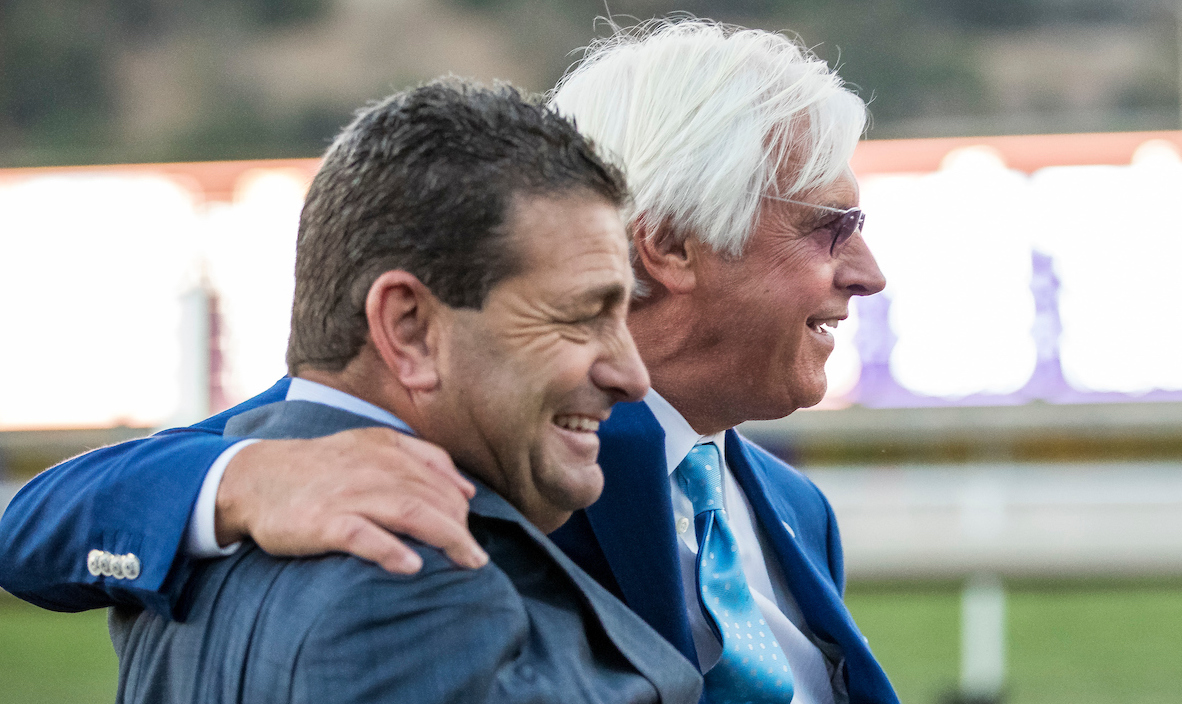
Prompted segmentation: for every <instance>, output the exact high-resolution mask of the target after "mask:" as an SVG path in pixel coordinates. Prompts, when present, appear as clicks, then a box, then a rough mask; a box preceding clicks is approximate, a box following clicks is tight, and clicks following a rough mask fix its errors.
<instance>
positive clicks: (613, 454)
mask: <svg viewBox="0 0 1182 704" xmlns="http://www.w3.org/2000/svg"><path fill="white" fill-rule="evenodd" d="M599 438H600V442H601V446H600V449H599V466H600V467H602V468H603V474H604V488H603V494H602V495H601V496H600V497H599V500H598V501H596V502H595V503H594V504H592V505H591V506H590V507H589V508H587V510H586V512H587V519H588V522H589V523H590V524H591V530H592V531H593V532H594V533H595V538H596V540H597V541H598V542H599V546H600V548H601V549H602V550H603V554H604V556H605V557H606V558H607V561H608V564H610V565H611V569H612V575H613V576H614V577H615V579H616V583H617V584H618V585H619V587H620V591H621V593H622V594H623V595H624V601H625V603H627V604H628V606H629V607H630V608H631V609H632V610H633V611H635V612H636V613H637V614H639V615H640V617H641V618H643V619H644V620H645V621H646V622H648V624H649V625H650V626H652V627H653V628H654V629H656V631H657V632H658V633H660V634H661V635H662V636H664V637H665V639H666V640H668V641H669V642H670V643H672V644H673V645H674V646H676V647H677V649H678V650H680V651H681V653H682V654H683V655H685V657H686V658H687V659H689V661H690V662H693V663H696V662H697V661H698V659H697V653H696V651H695V650H694V642H693V637H692V636H691V635H690V628H689V622H688V620H687V618H686V613H687V612H686V604H685V592H684V591H683V589H682V584H681V566H680V564H679V562H678V554H677V542H676V541H677V536H676V534H675V533H674V530H673V507H672V505H671V503H670V501H669V475H668V469H667V465H666V461H665V442H664V439H665V432H664V431H663V430H662V429H661V425H660V423H658V422H657V419H656V418H654V417H653V414H652V413H651V412H650V411H649V410H648V406H646V405H645V404H644V403H643V402H637V403H619V404H616V406H615V408H614V409H613V410H612V415H611V418H610V419H608V420H607V422H605V423H604V424H603V425H602V426H600V432H599Z"/></svg>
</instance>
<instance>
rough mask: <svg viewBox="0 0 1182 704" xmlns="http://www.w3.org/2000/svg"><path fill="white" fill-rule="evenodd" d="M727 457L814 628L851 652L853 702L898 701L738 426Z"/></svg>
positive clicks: (729, 441) (731, 433) (729, 438)
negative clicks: (796, 532) (793, 528)
mask: <svg viewBox="0 0 1182 704" xmlns="http://www.w3.org/2000/svg"><path fill="white" fill-rule="evenodd" d="M726 461H727V465H728V466H729V467H730V469H731V471H732V472H733V473H734V475H735V479H736V480H737V481H738V482H739V486H741V487H742V488H743V493H744V494H746V495H747V500H748V501H749V502H750V503H751V508H752V509H753V510H754V511H755V515H756V518H758V520H759V526H760V528H762V529H763V531H764V533H765V534H766V535H767V536H768V538H769V540H770V542H771V545H772V548H773V549H774V550H775V552H776V557H777V558H778V559H779V561H780V567H781V568H782V569H783V572H784V578H785V580H786V581H787V583H788V588H789V589H791V590H792V596H793V598H795V599H796V603H797V605H798V606H800V610H801V613H803V614H804V618H805V620H806V621H807V622H808V625H809V628H811V629H812V631H813V632H814V633H815V634H817V636H819V637H820V638H822V639H823V640H826V641H829V642H830V643H836V644H837V645H838V647H840V649H841V652H842V655H844V656H845V659H846V667H847V672H848V674H849V686H850V696H851V701H853V702H859V701H865V702H869V701H897V700H896V699H895V698H894V695H893V690H892V688H891V686H890V684H889V682H888V680H887V678H886V674H885V673H884V672H883V671H882V668H881V666H880V665H879V664H878V662H877V661H876V660H875V659H874V656H873V655H871V653H870V649H869V647H868V646H867V645H866V641H865V639H864V637H863V636H862V633H861V632H860V631H859V630H858V627H857V626H856V625H855V624H854V621H853V618H852V617H851V616H850V613H849V611H848V610H847V609H846V608H845V605H844V602H843V601H842V598H841V594H839V593H838V591H837V589H836V588H835V586H834V584H833V581H832V579H831V578H830V577H829V576H828V575H827V574H822V571H821V570H822V568H821V567H819V566H818V565H817V564H816V563H814V562H813V561H812V560H810V559H809V558H808V556H807V555H805V553H804V551H803V550H802V549H801V547H800V542H799V541H798V540H797V539H796V538H795V536H793V535H792V534H791V533H789V529H788V528H786V527H785V525H784V522H785V521H787V522H788V525H794V524H795V525H799V523H798V522H797V520H796V513H795V511H793V509H792V506H791V504H790V503H789V502H788V498H787V497H785V496H784V495H783V494H784V492H783V491H782V490H779V489H777V487H776V485H775V483H774V482H772V481H771V479H770V477H768V475H767V473H766V469H765V467H764V465H763V463H762V462H760V461H759V460H758V459H757V458H755V457H754V456H753V454H752V453H751V452H750V450H749V449H748V448H747V446H746V443H745V441H743V440H742V439H741V438H740V437H739V435H738V433H736V432H735V431H734V430H728V431H727V434H726ZM826 569H827V567H826Z"/></svg>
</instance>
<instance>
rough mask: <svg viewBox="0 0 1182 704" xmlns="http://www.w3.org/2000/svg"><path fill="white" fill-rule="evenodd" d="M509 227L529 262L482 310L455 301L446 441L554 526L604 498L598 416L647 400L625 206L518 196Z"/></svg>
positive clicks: (580, 197) (445, 376)
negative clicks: (630, 323) (634, 326)
mask: <svg viewBox="0 0 1182 704" xmlns="http://www.w3.org/2000/svg"><path fill="white" fill-rule="evenodd" d="M507 227H508V232H509V237H508V240H509V242H508V244H509V246H513V247H516V248H517V251H518V252H519V254H520V256H521V269H520V272H519V273H518V274H517V275H515V276H512V277H510V278H508V279H505V280H504V281H502V282H501V283H499V284H497V285H496V286H495V287H494V288H493V289H492V290H491V291H490V292H489V294H488V296H487V298H486V299H485V301H484V305H483V306H482V308H481V309H480V310H472V309H465V308H457V309H451V310H450V311H449V316H450V319H451V322H450V325H449V326H448V328H447V333H446V336H447V343H446V346H445V350H446V352H445V354H444V358H443V360H442V361H441V380H442V383H441V392H442V394H443V396H444V398H445V399H446V403H447V405H448V406H449V407H450V409H451V414H452V419H453V422H452V423H451V424H450V432H448V433H447V434H448V435H450V436H451V437H450V438H449V439H447V440H446V441H445V442H444V446H445V447H448V449H449V450H450V451H451V452H452V454H453V456H454V457H455V458H456V460H457V462H458V463H459V464H461V465H462V466H465V467H466V468H467V469H469V470H470V471H473V472H474V473H475V474H477V475H478V476H479V477H480V478H481V479H483V480H485V481H486V482H487V483H488V484H489V485H490V486H491V487H492V488H493V489H494V490H496V491H497V492H498V493H499V494H501V495H502V496H504V497H505V498H506V499H508V500H509V502H510V503H512V504H513V505H514V506H516V507H517V508H518V509H519V510H520V511H521V512H522V513H523V514H525V516H526V517H527V518H529V519H530V520H531V521H532V522H533V523H534V524H535V525H537V526H538V527H539V528H541V529H542V530H545V531H551V530H554V529H555V528H557V527H558V526H559V525H561V524H562V523H563V522H565V521H566V519H567V518H569V516H570V513H571V512H572V511H574V510H576V509H579V508H583V507H585V506H588V505H590V504H591V503H592V502H594V501H595V499H597V498H598V497H599V494H600V491H602V488H603V474H602V472H601V471H600V469H599V465H598V464H597V462H596V458H597V455H598V453H599V438H598V436H597V435H596V431H597V430H598V427H599V423H600V422H601V421H603V420H606V419H607V417H608V415H609V412H610V410H611V406H612V404H614V403H616V402H618V401H630V400H638V399H640V398H641V397H642V396H643V395H644V393H645V392H646V391H647V389H648V374H647V372H646V371H645V369H644V366H643V364H642V363H641V361H640V356H639V355H638V353H637V351H636V346H635V344H634V343H633V341H632V337H631V336H630V335H629V333H628V329H627V326H626V324H625V317H626V315H627V312H628V301H629V298H630V296H631V292H632V285H633V280H632V270H631V268H630V267H629V264H628V244H627V239H626V236H625V232H624V225H623V222H622V221H621V219H620V215H619V212H618V211H617V210H616V209H615V208H614V207H612V206H611V205H610V204H608V203H606V202H605V201H603V200H601V199H599V198H597V197H594V196H590V195H584V194H577V195H570V196H563V197H557V198H555V197H522V196H518V197H517V198H516V199H515V200H514V202H513V205H512V207H511V208H510V211H509V217H508V218H507Z"/></svg>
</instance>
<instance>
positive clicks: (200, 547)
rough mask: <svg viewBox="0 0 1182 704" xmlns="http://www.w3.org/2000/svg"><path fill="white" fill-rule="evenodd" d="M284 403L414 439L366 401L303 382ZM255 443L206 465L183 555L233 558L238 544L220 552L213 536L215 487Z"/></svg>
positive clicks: (289, 391) (238, 445)
mask: <svg viewBox="0 0 1182 704" xmlns="http://www.w3.org/2000/svg"><path fill="white" fill-rule="evenodd" d="M286 400H288V401H312V402H313V403H323V404H324V405H326V406H333V407H334V408H340V409H341V410H345V411H349V412H350V413H356V414H357V415H359V416H365V417H366V418H372V419H374V420H376V421H378V422H380V423H386V424H387V425H393V426H395V427H396V428H399V429H401V430H403V431H405V432H407V433H410V434H411V435H414V431H412V430H411V429H410V426H408V425H407V424H406V423H404V422H402V421H401V420H400V419H398V418H397V417H395V416H394V414H393V413H391V412H389V411H387V410H386V409H384V408H379V407H377V406H375V405H373V404H372V403H369V402H368V401H362V400H361V399H359V398H357V397H356V396H353V395H351V394H347V393H345V392H344V391H338V390H337V389H334V388H332V387H329V386H325V385H324V384H317V383H316V382H314V381H308V380H307V379H299V378H295V379H292V380H291V385H290V386H288V387H287V396H286ZM256 442H258V440H243V441H242V442H239V443H235V444H234V445H231V446H230V447H229V448H227V449H226V450H225V451H224V452H222V454H221V455H219V456H218V458H217V460H215V461H214V463H213V464H212V465H210V467H209V471H208V472H206V473H205V479H204V481H202V482H201V491H200V492H199V493H198V494H197V503H196V504H194V506H193V512H192V513H191V514H189V527H188V530H187V531H186V533H185V554H186V555H188V556H189V557H191V558H194V559H199V560H200V559H205V558H210V557H224V556H226V555H232V554H234V551H235V550H237V549H238V545H239V544H238V543H234V544H232V545H227V546H226V547H224V548H223V547H221V546H220V545H218V539H217V535H216V534H215V532H214V515H215V512H216V509H217V505H216V503H217V495H218V486H219V485H220V484H221V483H222V475H223V474H225V472H226V466H227V465H229V464H230V460H232V459H234V455H236V454H238V452H239V451H240V450H242V448H244V447H246V446H247V445H250V444H251V443H256Z"/></svg>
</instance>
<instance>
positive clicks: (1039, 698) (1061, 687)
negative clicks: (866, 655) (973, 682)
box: [846, 585, 1182, 704]
mask: <svg viewBox="0 0 1182 704" xmlns="http://www.w3.org/2000/svg"><path fill="white" fill-rule="evenodd" d="M846 601H847V603H848V604H849V607H850V611H851V612H852V613H853V614H854V618H855V620H857V622H858V624H859V626H860V627H861V628H862V631H863V633H865V635H866V636H867V638H869V639H870V645H871V648H873V650H874V653H875V655H877V656H878V658H879V661H880V662H882V664H883V667H884V668H885V669H886V671H887V674H888V675H889V676H890V678H891V681H892V682H893V683H894V684H895V687H896V689H897V690H898V692H899V696H900V699H901V700H902V701H903V702H904V704H936V703H937V702H939V701H940V699H941V697H942V696H943V695H946V694H948V693H949V692H951V691H952V690H953V689H954V688H955V685H956V682H957V673H958V669H959V663H960V654H959V637H960V636H959V622H960V596H959V592H958V591H957V589H956V588H955V587H945V588H926V589H925V588H923V587H915V586H912V587H892V588H881V587H879V588H875V587H872V586H868V585H867V586H854V587H853V588H851V590H850V593H849V595H848V598H847V600H846ZM1007 628H1008V638H1009V648H1008V652H1007V659H1008V669H1009V689H1008V694H1009V697H1008V699H1007V701H1008V702H1009V704H1167V703H1168V704H1178V702H1182V586H1179V585H1165V586H1162V585H1116V586H1113V585H1107V586H1104V585H1099V586H1097V585H1091V586H1088V585H1076V586H1070V585H1068V586H1064V585H1055V586H1017V587H1013V588H1011V589H1010V590H1009V592H1008V598H1007Z"/></svg>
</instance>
